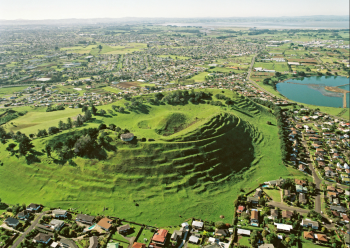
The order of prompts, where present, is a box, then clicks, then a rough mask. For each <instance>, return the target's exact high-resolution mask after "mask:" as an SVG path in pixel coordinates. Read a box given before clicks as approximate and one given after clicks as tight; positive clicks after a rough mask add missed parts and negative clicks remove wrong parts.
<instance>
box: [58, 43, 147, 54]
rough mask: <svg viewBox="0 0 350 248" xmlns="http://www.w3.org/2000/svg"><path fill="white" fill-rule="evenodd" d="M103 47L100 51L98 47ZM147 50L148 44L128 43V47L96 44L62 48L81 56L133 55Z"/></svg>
mask: <svg viewBox="0 0 350 248" xmlns="http://www.w3.org/2000/svg"><path fill="white" fill-rule="evenodd" d="M99 45H102V49H101V50H100V49H98V46H99ZM145 48H147V44H145V43H128V45H127V46H108V45H105V44H102V43H101V44H100V43H98V44H96V45H89V46H86V47H85V46H73V47H64V48H61V50H63V51H69V52H74V53H80V54H91V55H98V54H125V53H132V52H134V51H139V50H142V49H145Z"/></svg>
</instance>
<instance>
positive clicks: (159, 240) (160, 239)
mask: <svg viewBox="0 0 350 248" xmlns="http://www.w3.org/2000/svg"><path fill="white" fill-rule="evenodd" d="M167 235H168V230H165V229H160V230H158V231H157V233H155V234H154V235H153V238H152V242H154V243H155V244H157V245H161V246H162V245H164V244H165V242H166V236H167Z"/></svg>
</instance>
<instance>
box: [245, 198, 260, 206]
mask: <svg viewBox="0 0 350 248" xmlns="http://www.w3.org/2000/svg"><path fill="white" fill-rule="evenodd" d="M247 201H248V202H250V203H251V204H253V205H256V204H258V203H259V198H258V197H252V196H248V197H247Z"/></svg>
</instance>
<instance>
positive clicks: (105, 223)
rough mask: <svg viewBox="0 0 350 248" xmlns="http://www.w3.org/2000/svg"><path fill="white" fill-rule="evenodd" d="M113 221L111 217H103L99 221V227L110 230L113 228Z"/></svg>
mask: <svg viewBox="0 0 350 248" xmlns="http://www.w3.org/2000/svg"><path fill="white" fill-rule="evenodd" d="M112 222H113V220H111V219H108V218H102V219H101V220H100V221H99V222H98V223H97V225H98V226H99V227H101V228H102V229H103V230H105V231H107V232H108V231H109V230H110V229H111V227H112Z"/></svg>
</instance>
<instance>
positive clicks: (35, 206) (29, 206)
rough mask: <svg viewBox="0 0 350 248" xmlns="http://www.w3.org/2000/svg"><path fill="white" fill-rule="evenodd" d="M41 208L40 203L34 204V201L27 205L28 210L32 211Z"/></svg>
mask: <svg viewBox="0 0 350 248" xmlns="http://www.w3.org/2000/svg"><path fill="white" fill-rule="evenodd" d="M40 209H41V205H40V204H35V203H31V204H29V205H28V206H27V210H28V211H33V212H37V211H39V210H40Z"/></svg>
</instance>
